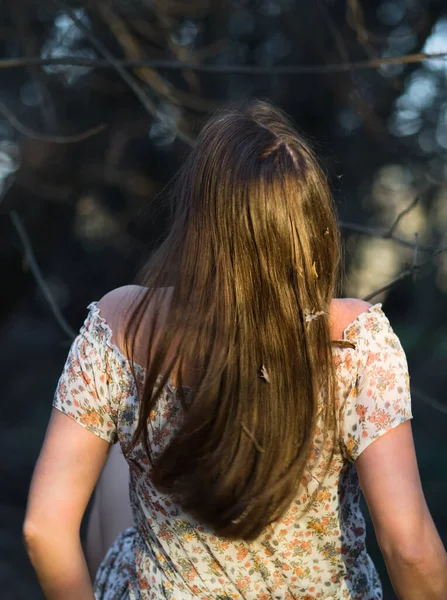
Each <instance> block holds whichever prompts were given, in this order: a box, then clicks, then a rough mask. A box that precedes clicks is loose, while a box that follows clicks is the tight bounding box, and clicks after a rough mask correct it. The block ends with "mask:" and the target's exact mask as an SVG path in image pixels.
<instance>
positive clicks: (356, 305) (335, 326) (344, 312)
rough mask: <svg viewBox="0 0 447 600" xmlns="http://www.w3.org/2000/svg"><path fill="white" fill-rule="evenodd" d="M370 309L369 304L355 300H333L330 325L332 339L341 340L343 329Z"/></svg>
mask: <svg viewBox="0 0 447 600" xmlns="http://www.w3.org/2000/svg"><path fill="white" fill-rule="evenodd" d="M370 308H371V304H370V303H369V302H365V301H364V300H359V299H357V298H334V300H332V303H331V312H330V323H331V332H332V337H333V339H336V340H337V339H341V337H342V336H343V332H344V331H345V329H346V328H347V327H348V326H349V325H350V324H351V323H352V322H353V321H355V320H356V319H357V318H358V316H359V315H361V314H362V313H364V312H367V311H368V310H369V309H370Z"/></svg>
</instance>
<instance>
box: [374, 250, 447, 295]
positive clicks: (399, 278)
mask: <svg viewBox="0 0 447 600" xmlns="http://www.w3.org/2000/svg"><path fill="white" fill-rule="evenodd" d="M414 248H415V249H416V248H417V245H415V246H414ZM446 251H447V246H442V247H441V248H438V250H436V251H435V252H433V254H432V256H431V257H430V258H429V259H427V260H425V261H424V262H422V263H419V264H415V262H414V259H413V264H412V265H411V266H409V267H407V268H406V269H405V270H404V271H402V273H400V274H399V275H398V276H397V277H395V278H394V279H392V280H391V281H389V282H388V283H386V284H385V285H383V286H382V287H380V288H378V289H377V290H374V291H373V292H371V293H370V294H367V295H366V296H365V297H364V298H363V300H365V301H369V300H371V299H372V298H374V297H375V296H378V295H379V294H381V293H382V292H386V290H389V289H390V288H392V287H393V286H394V285H396V283H399V281H403V280H404V279H407V277H410V275H414V274H415V273H417V272H419V271H420V270H421V269H422V268H423V267H426V266H427V265H429V264H430V263H431V262H432V261H433V259H435V258H436V257H437V256H438V255H439V254H442V253H443V252H446Z"/></svg>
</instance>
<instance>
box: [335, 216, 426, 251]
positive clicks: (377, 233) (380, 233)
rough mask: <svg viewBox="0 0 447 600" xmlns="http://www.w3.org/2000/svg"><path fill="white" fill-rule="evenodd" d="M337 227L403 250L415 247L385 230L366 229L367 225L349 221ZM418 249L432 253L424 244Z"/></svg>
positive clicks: (413, 243)
mask: <svg viewBox="0 0 447 600" xmlns="http://www.w3.org/2000/svg"><path fill="white" fill-rule="evenodd" d="M338 224H339V226H340V228H341V229H345V230H347V231H353V232H355V233H361V234H363V235H368V236H370V237H375V238H379V239H382V240H392V241H393V242H396V244H399V245H400V246H404V247H405V248H412V249H413V250H414V248H415V247H416V244H415V242H409V241H408V240H404V239H403V238H400V237H397V236H395V235H393V234H390V232H389V231H387V230H386V229H385V230H384V229H377V228H375V227H368V225H360V224H359V223H351V222H350V221H339V223H338ZM418 249H419V250H421V251H422V252H433V250H434V248H433V247H432V246H426V245H425V244H418Z"/></svg>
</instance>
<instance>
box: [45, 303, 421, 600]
mask: <svg viewBox="0 0 447 600" xmlns="http://www.w3.org/2000/svg"><path fill="white" fill-rule="evenodd" d="M89 308H90V312H89V314H88V317H87V319H86V321H85V323H84V325H83V327H82V329H81V331H80V333H79V335H78V337H77V338H76V340H75V341H74V343H73V345H72V347H71V349H70V353H69V356H68V359H67V362H66V365H65V369H64V371H63V373H62V376H61V378H60V380H59V383H58V387H57V390H56V394H55V398H54V407H55V408H57V409H58V410H60V411H62V412H64V413H65V414H67V415H68V416H69V417H71V418H73V419H75V420H76V421H77V422H78V423H79V424H80V425H82V426H84V427H86V428H87V429H89V430H90V431H91V432H93V433H94V434H95V435H98V436H99V437H101V438H102V439H104V440H106V441H107V442H109V443H114V442H117V441H118V442H119V443H120V445H121V447H122V450H123V453H124V455H125V457H126V460H127V462H128V464H129V468H130V500H131V506H132V512H133V519H134V527H133V528H132V529H128V530H126V531H124V532H123V533H122V534H121V535H120V536H119V537H118V538H117V540H116V541H115V543H114V544H113V545H112V547H111V548H110V550H109V552H108V553H107V555H106V557H105V559H104V561H103V563H102V565H101V566H100V568H99V571H98V574H97V577H96V581H95V586H94V589H95V596H96V598H97V599H98V600H99V599H101V600H118V599H123V600H137V599H138V600H149V599H170V600H191V599H193V598H195V599H199V600H211V599H220V600H230V599H234V600H236V599H238V600H239V599H245V600H254V599H257V600H270V599H280V600H291V599H300V600H313V599H317V598H331V599H351V600H378V599H381V598H382V590H381V585H380V581H379V578H378V575H377V572H376V569H375V567H374V565H373V563H372V561H371V559H370V557H369V556H368V554H367V551H366V545H365V523H364V519H363V516H362V514H361V511H360V507H359V501H360V488H359V483H358V479H357V474H356V469H355V461H356V459H357V458H358V457H359V456H360V454H361V453H362V452H363V450H365V448H367V447H368V446H369V444H371V442H373V441H374V440H375V439H377V438H378V437H380V436H381V435H383V434H384V433H386V432H387V431H389V430H390V429H392V428H393V427H396V426H398V425H399V424H400V423H403V422H404V421H406V420H407V419H410V418H411V403H410V393H409V381H408V371H407V363H406V358H405V354H404V352H403V350H402V347H401V344H400V342H399V340H398V338H397V337H396V335H395V334H394V332H393V330H392V329H391V326H390V324H389V321H388V319H387V318H386V316H385V315H384V313H383V312H382V310H381V306H380V305H379V304H377V305H375V306H372V307H371V308H370V309H369V311H367V312H365V313H362V314H361V315H360V316H359V317H358V318H357V319H356V320H355V321H354V322H353V323H351V324H350V325H349V326H348V327H347V328H346V330H345V332H344V339H345V340H346V341H348V342H350V344H346V346H349V347H343V348H334V352H333V356H334V361H335V364H336V372H337V399H336V401H337V414H338V422H337V427H338V436H337V443H336V447H335V448H333V447H332V448H331V447H329V446H328V444H330V445H331V446H333V445H334V443H333V442H332V441H330V442H328V441H326V442H323V441H322V439H321V438H322V433H321V429H320V427H318V426H317V429H316V433H315V444H314V452H313V455H314V456H313V458H314V459H315V458H316V460H313V461H312V467H311V468H309V470H308V471H306V472H305V474H304V477H303V481H302V482H301V487H300V490H299V493H298V494H297V497H296V498H295V500H294V501H293V502H292V504H291V506H290V508H289V510H288V511H287V513H286V514H285V515H284V517H283V518H282V519H281V520H279V521H277V522H276V523H274V524H272V525H270V526H269V527H267V528H266V530H265V531H264V532H263V533H262V535H261V536H260V537H259V538H258V539H257V540H256V541H254V542H246V541H242V540H241V541H230V540H228V539H224V538H221V537H218V536H217V535H215V533H214V532H213V531H212V530H211V529H209V528H208V527H206V526H205V525H204V524H202V523H200V522H198V521H197V520H195V519H194V518H193V517H192V516H191V515H189V514H187V513H185V512H184V511H183V510H182V508H181V506H179V505H177V504H176V503H175V502H174V501H173V500H172V498H170V497H169V496H167V495H165V494H161V493H160V492H159V491H157V489H156V488H155V487H154V486H153V485H152V482H151V466H150V463H149V461H148V459H147V457H146V455H145V452H144V450H143V448H142V446H141V445H137V446H136V447H135V448H134V449H132V450H130V451H129V447H130V446H129V445H130V442H131V440H132V436H133V433H134V431H135V428H136V425H137V418H138V401H137V389H138V386H139V385H141V383H142V381H143V379H144V369H143V368H142V367H139V366H138V365H137V366H136V379H137V381H135V380H134V379H133V377H132V374H131V371H130V367H129V362H128V361H127V359H126V358H125V357H124V355H123V354H122V353H121V352H120V350H119V349H118V348H117V347H116V346H114V345H113V344H112V342H111V338H112V331H111V329H110V327H109V326H108V325H107V323H106V322H105V320H104V319H103V318H102V317H101V315H100V313H99V309H98V307H97V305H96V304H95V303H93V304H91V305H90V306H89ZM190 393H191V394H192V391H191V390H190ZM182 418H183V409H182V405H181V403H180V401H179V399H178V392H177V390H176V389H175V387H174V386H173V385H172V384H171V383H168V384H167V385H166V386H165V388H164V389H163V390H162V394H161V396H160V398H159V401H158V404H157V406H156V407H155V409H154V410H153V412H152V414H151V415H150V427H149V429H148V431H149V436H150V443H151V447H152V448H153V449H154V452H155V456H157V455H159V453H161V452H163V449H164V448H165V447H166V445H167V444H168V443H169V441H170V440H171V439H172V436H173V435H175V432H176V430H177V428H178V426H179V423H181V421H182ZM331 450H332V452H331ZM324 474H325V475H324ZM323 476H324V480H323V481H321V483H322V485H321V487H320V489H319V491H318V494H317V496H316V498H315V501H314V503H313V504H312V506H311V508H310V510H309V511H308V512H307V513H306V514H304V515H303V510H302V509H303V506H305V504H306V500H307V498H309V494H312V492H313V491H314V490H315V489H316V486H318V482H319V481H320V480H321V478H322V477H323Z"/></svg>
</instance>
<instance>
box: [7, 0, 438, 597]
mask: <svg viewBox="0 0 447 600" xmlns="http://www.w3.org/2000/svg"><path fill="white" fill-rule="evenodd" d="M0 6H1V19H0V49H1V51H0V52H1V59H0V264H1V273H2V276H1V281H2V284H1V286H0V303H1V312H0V336H1V338H0V341H1V343H0V377H1V381H2V390H1V395H0V398H1V419H0V450H1V456H2V459H1V461H0V590H1V597H2V598H4V599H5V600H22V599H36V600H38V599H39V598H41V595H40V592H39V589H38V586H37V583H36V581H35V579H34V576H33V574H32V570H31V567H30V566H29V564H28V562H27V559H26V556H25V552H24V549H23V547H22V542H21V524H22V520H23V516H24V509H25V503H26V496H27V491H28V486H29V482H30V477H31V473H32V470H33V466H34V464H35V461H36V458H37V454H38V451H39V448H40V445H41V443H42V440H43V436H44V432H45V427H46V423H47V419H48V416H49V412H50V407H51V400H52V395H53V391H54V388H55V385H56V382H57V379H58V376H59V374H60V372H61V369H62V366H63V363H64V361H65V357H66V354H67V351H68V347H69V344H70V342H71V339H72V337H73V336H74V332H75V331H76V330H77V329H79V327H80V325H81V323H82V321H83V319H84V317H85V313H86V306H87V304H88V303H89V302H90V301H92V300H97V299H99V298H100V297H101V296H102V295H103V294H104V293H105V292H107V291H108V290H110V289H112V288H114V287H117V286H120V285H123V284H125V283H128V282H129V281H131V279H132V278H133V276H134V274H135V272H136V270H137V268H138V265H139V264H140V262H141V260H142V259H143V257H144V256H145V255H146V253H147V251H148V250H150V248H151V247H153V245H154V244H155V243H156V241H157V239H159V237H160V235H161V234H162V233H163V221H164V215H163V206H161V207H160V206H159V207H158V208H157V211H156V212H155V213H154V212H153V211H152V212H151V210H150V208H151V201H152V199H153V198H154V196H155V194H156V193H157V192H158V191H160V190H161V189H162V188H163V186H164V185H165V183H166V182H167V180H168V178H169V177H170V176H171V175H172V174H173V173H174V172H175V171H176V169H177V168H178V166H179V165H180V164H181V162H182V160H183V158H184V156H185V154H186V153H187V151H188V148H189V147H190V146H191V144H193V143H194V138H195V135H196V133H197V131H198V129H199V128H200V125H201V123H202V122H203V120H204V119H205V118H206V116H207V115H208V114H210V113H211V112H212V111H213V110H215V109H216V108H218V107H220V106H223V105H225V104H227V103H228V102H232V101H239V100H243V99H245V98H248V97H262V98H266V99H270V100H272V101H273V102H275V103H277V104H278V105H279V106H280V107H281V108H283V109H284V110H285V111H286V112H287V113H289V114H290V115H291V117H292V118H293V120H294V121H295V123H296V124H297V126H298V128H299V129H301V130H302V131H304V132H305V133H306V134H307V136H308V137H309V138H310V139H311V141H312V143H313V145H314V147H315V149H316V152H317V153H318V155H319V156H320V157H321V160H322V161H323V163H324V165H325V167H326V169H327V172H328V174H329V177H330V180H331V185H332V189H333V193H334V197H335V199H336V202H337V207H338V211H339V217H340V223H341V227H342V230H343V234H344V240H345V257H344V258H345V276H344V279H343V294H344V295H346V296H356V297H361V298H365V297H366V298H371V301H372V302H379V301H380V302H383V304H384V309H385V311H386V313H387V314H388V316H389V318H390V320H391V322H392V324H393V326H394V328H395V330H396V332H397V333H398V335H399V336H400V338H401V340H402V343H403V345H404V348H405V350H406V352H407V357H408V361H409V366H410V373H411V382H412V389H413V404H414V416H415V420H414V434H415V439H416V445H417V451H418V457H419V461H420V469H421V474H422V479H423V484H424V489H425V492H426V496H427V499H428V503H429V505H430V509H431V511H432V514H433V516H434V519H435V522H436V524H437V526H438V528H439V530H440V532H441V534H442V536H443V539H444V542H447V514H446V509H445V506H446V499H447V441H446V435H445V432H446V426H447V400H446V390H447V318H446V309H447V251H445V250H446V246H447V235H446V231H447V95H446V91H447V60H446V57H447V9H446V5H445V2H444V1H443V0H438V1H436V0H407V1H403V0H382V1H377V0H343V1H341V0H301V1H300V2H297V1H293V0H256V1H255V0H233V1H232V0H228V1H227V2H222V1H218V0H114V1H112V0H104V1H103V2H100V1H99V0H91V1H90V2H87V1H86V2H72V1H68V0H67V2H64V1H52V2H47V1H45V0H42V1H40V2H32V1H28V2H27V1H26V0H13V1H12V0H2V2H1V5H0ZM369 546H370V552H371V554H372V555H373V557H374V559H375V560H376V563H377V565H378V568H379V570H380V573H381V577H382V580H383V585H384V590H385V599H388V598H391V599H392V598H394V595H393V592H392V590H391V588H390V584H389V581H388V578H387V575H386V572H385V569H384V565H383V562H382V559H381V557H380V553H379V551H378V548H377V545H376V542H375V539H374V535H373V534H371V535H370V537H369Z"/></svg>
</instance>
